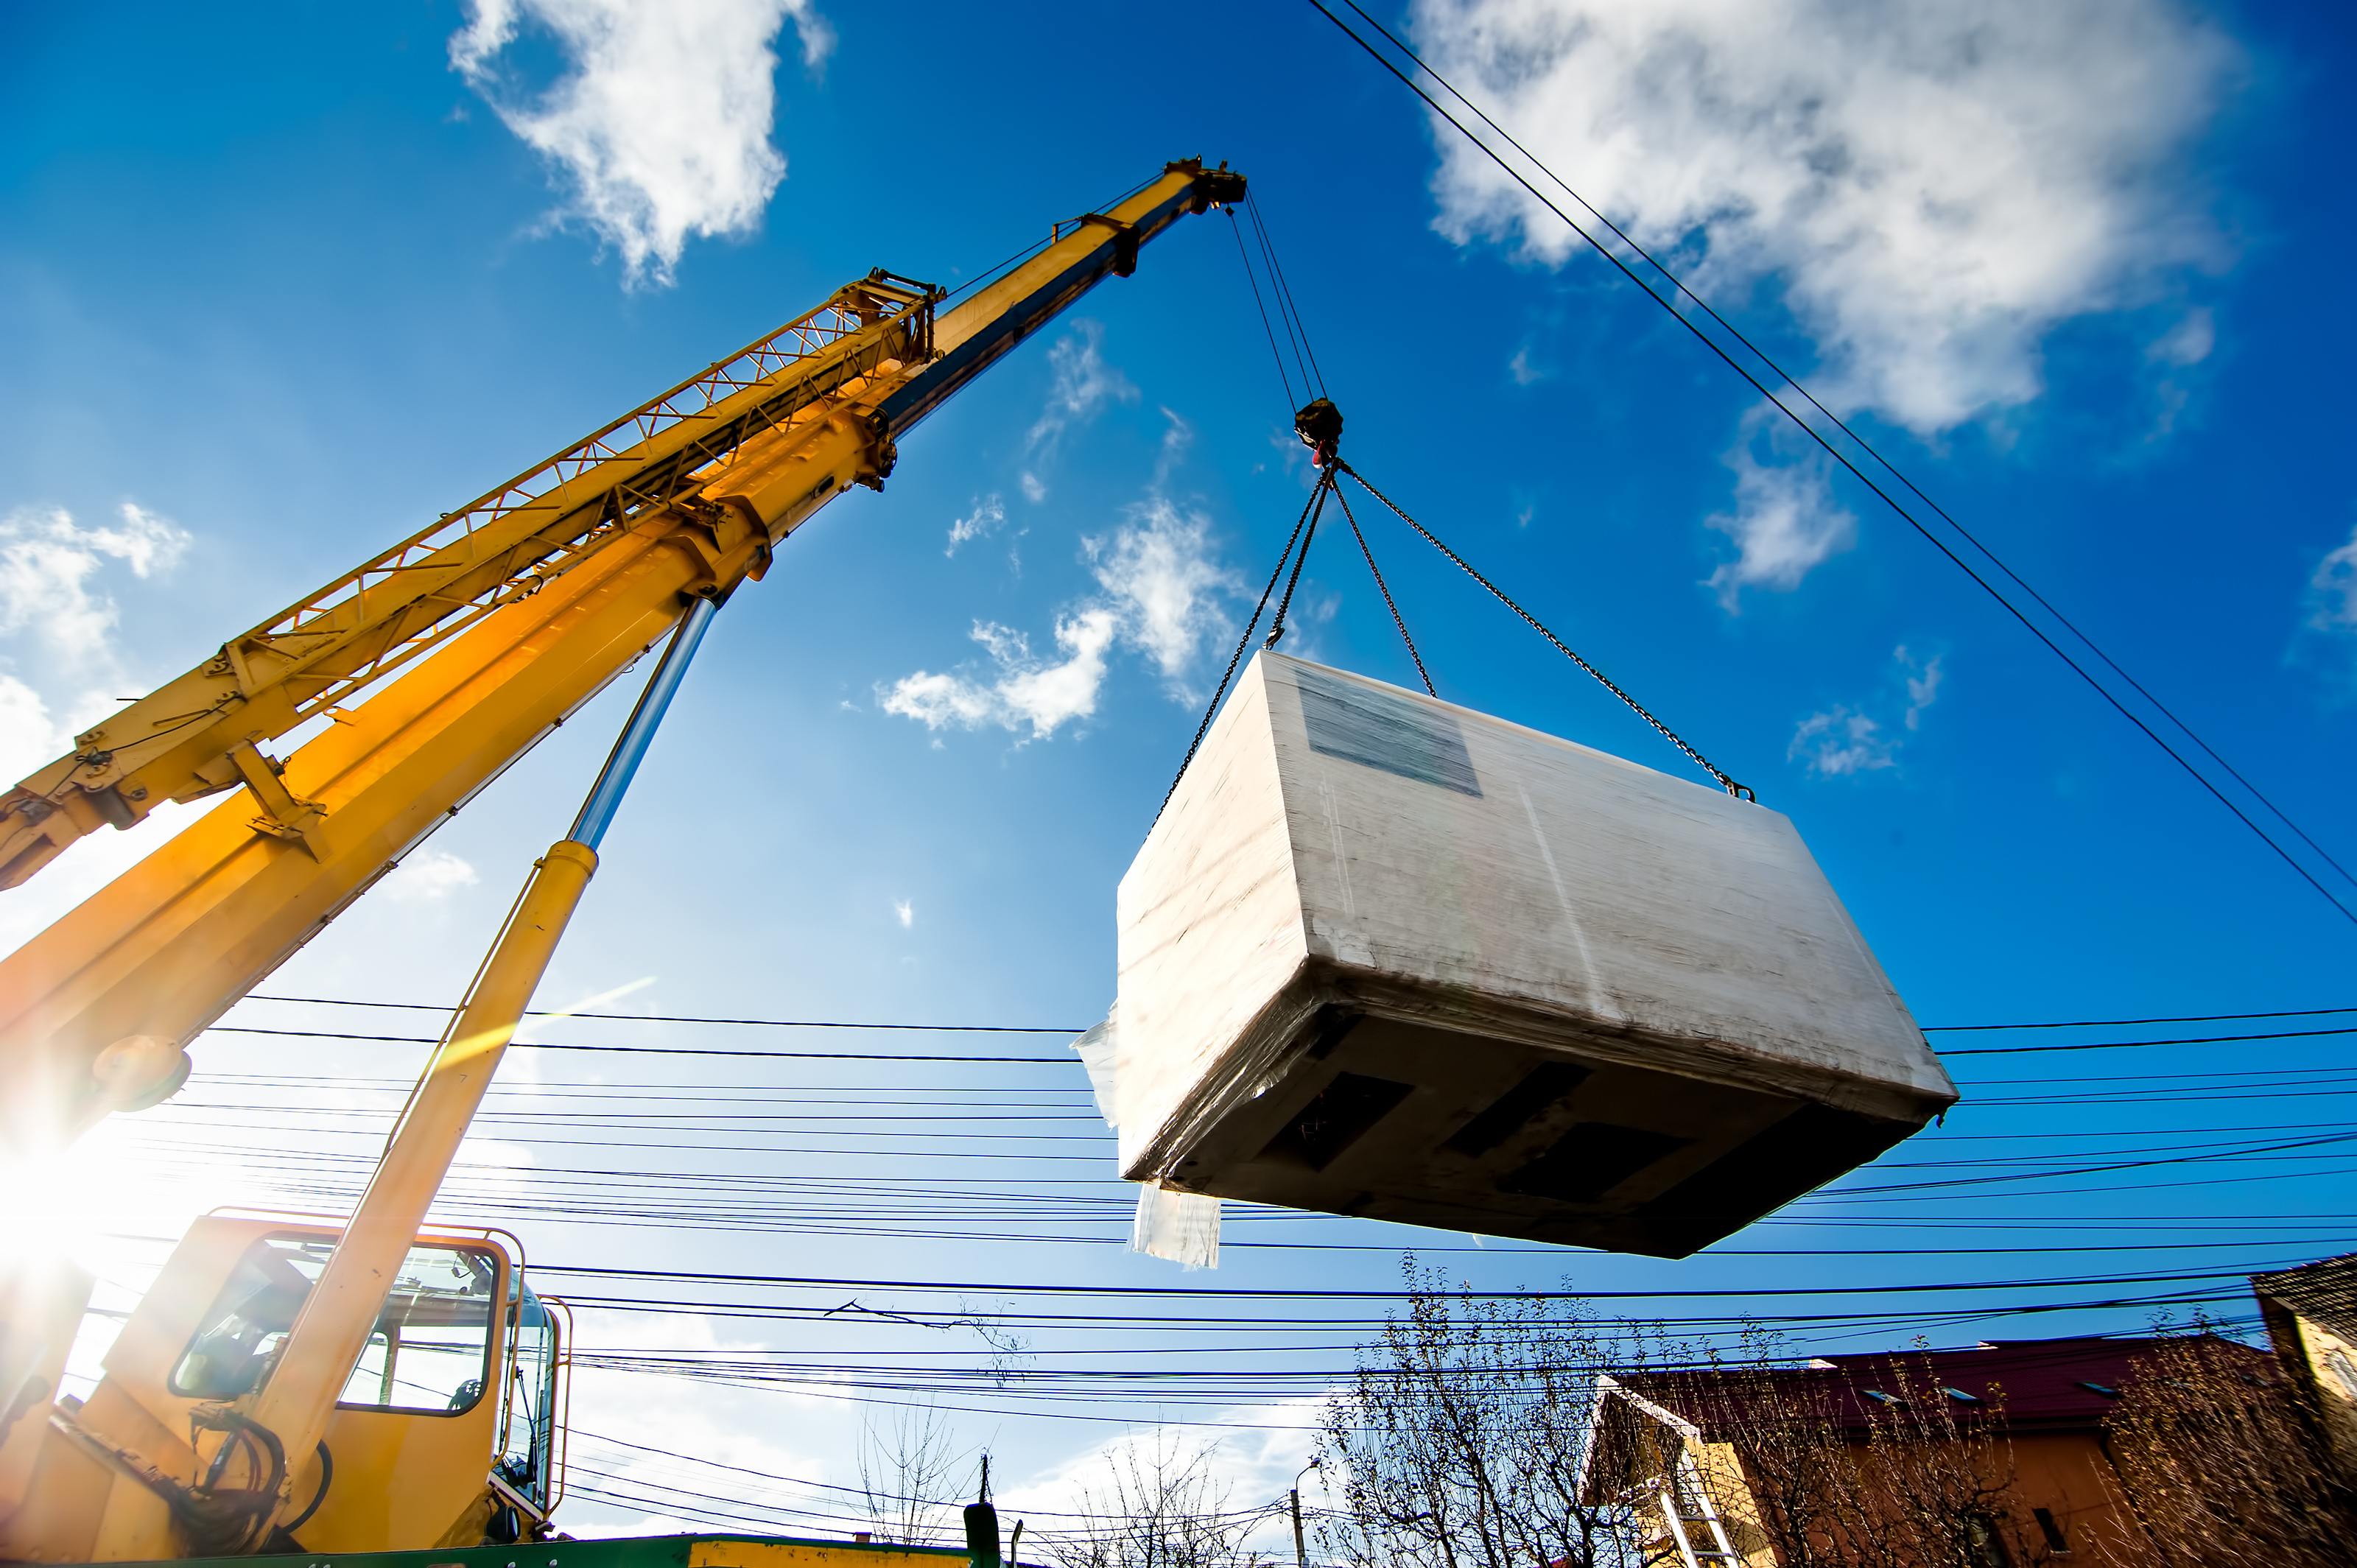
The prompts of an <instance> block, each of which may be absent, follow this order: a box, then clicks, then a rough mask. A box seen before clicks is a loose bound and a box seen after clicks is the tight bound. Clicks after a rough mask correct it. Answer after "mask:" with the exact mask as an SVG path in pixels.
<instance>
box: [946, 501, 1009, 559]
mask: <svg viewBox="0 0 2357 1568" xmlns="http://www.w3.org/2000/svg"><path fill="white" fill-rule="evenodd" d="M1005 521H1006V505H1005V504H1004V503H1003V502H1001V501H1000V500H999V499H998V497H997V496H996V495H988V496H984V497H982V498H981V499H978V500H976V501H975V502H974V510H972V511H970V512H968V513H966V514H965V515H964V516H963V517H962V518H959V519H958V520H957V521H954V522H952V523H951V524H950V544H949V548H948V549H946V550H944V551H942V554H944V555H954V554H956V553H957V547H958V546H959V545H961V544H963V543H964V542H966V541H968V540H970V539H980V538H981V537H982V536H983V535H985V534H986V533H996V532H998V526H999V524H1001V523H1003V522H1005Z"/></svg>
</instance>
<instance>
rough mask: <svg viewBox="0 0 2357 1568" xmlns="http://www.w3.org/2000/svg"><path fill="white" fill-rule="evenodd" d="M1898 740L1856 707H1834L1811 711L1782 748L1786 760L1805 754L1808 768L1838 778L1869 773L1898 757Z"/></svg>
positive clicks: (1887, 765) (1885, 766) (1826, 776)
mask: <svg viewBox="0 0 2357 1568" xmlns="http://www.w3.org/2000/svg"><path fill="white" fill-rule="evenodd" d="M1896 750H1897V743H1896V742H1895V741H1893V740H1892V739H1891V738H1890V737H1889V736H1886V735H1884V734H1883V733H1882V726H1881V725H1878V724H1877V723H1876V722H1875V721H1874V720H1872V719H1870V718H1868V717H1867V715H1866V714H1862V713H1859V712H1858V711H1857V709H1855V708H1850V707H1846V706H1844V707H1834V708H1829V709H1827V710H1826V711H1824V713H1818V714H1810V715H1809V716H1808V717H1807V718H1804V719H1803V720H1802V721H1801V723H1800V727H1799V728H1797V729H1795V730H1794V731H1793V732H1792V745H1791V746H1786V747H1785V748H1784V757H1785V758H1786V760H1788V761H1790V760H1793V759H1796V758H1799V757H1807V758H1808V767H1809V771H1810V772H1812V773H1814V774H1816V775H1818V776H1819V777H1821V778H1826V779H1838V778H1841V777H1842V776H1843V775H1845V774H1850V773H1871V772H1874V771H1876V770H1877V769H1878V768H1889V767H1890V766H1891V765H1892V764H1893V763H1894V762H1896V761H1897V760H1898V757H1897V756H1896Z"/></svg>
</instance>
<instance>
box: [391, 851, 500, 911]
mask: <svg viewBox="0 0 2357 1568" xmlns="http://www.w3.org/2000/svg"><path fill="white" fill-rule="evenodd" d="M481 881H482V877H481V876H479V875H477V874H476V871H475V868H474V867H473V866H472V865H468V863H467V862H466V861H464V860H461V859H459V858H458V857H457V855H455V854H451V853H450V852H449V851H447V850H440V849H425V850H419V851H417V852H416V853H415V854H412V855H411V856H410V857H409V858H408V859H407V860H404V861H403V862H402V863H401V869H400V870H398V871H396V872H394V873H393V875H390V876H388V877H386V878H385V879H384V890H385V893H386V894H387V896H388V897H393V898H397V899H399V900H401V901H402V902H403V903H404V904H411V903H423V902H426V901H429V900H432V899H436V898H447V897H449V896H450V895H451V894H453V893H455V892H457V890H458V889H459V888H461V887H472V886H475V885H476V884H478V883H479V882H481Z"/></svg>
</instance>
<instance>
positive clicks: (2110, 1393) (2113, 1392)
mask: <svg viewBox="0 0 2357 1568" xmlns="http://www.w3.org/2000/svg"><path fill="white" fill-rule="evenodd" d="M2079 1386H2080V1387H2081V1388H2083V1389H2084V1390H2086V1391H2088V1392H2089V1393H2093V1394H2101V1395H2103V1396H2104V1398H2105V1399H2107V1400H2115V1399H2117V1398H2119V1397H2120V1391H2119V1390H2117V1389H2114V1388H2106V1387H2105V1386H2104V1385H2103V1384H2102V1383H2081V1384H2080V1385H2079Z"/></svg>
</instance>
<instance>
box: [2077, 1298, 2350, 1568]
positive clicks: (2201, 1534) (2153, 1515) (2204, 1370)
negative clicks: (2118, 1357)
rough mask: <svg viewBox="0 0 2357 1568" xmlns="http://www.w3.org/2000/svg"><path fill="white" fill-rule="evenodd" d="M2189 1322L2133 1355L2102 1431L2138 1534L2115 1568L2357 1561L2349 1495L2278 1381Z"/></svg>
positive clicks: (2290, 1567)
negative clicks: (2137, 1543)
mask: <svg viewBox="0 0 2357 1568" xmlns="http://www.w3.org/2000/svg"><path fill="white" fill-rule="evenodd" d="M2206 1328H2207V1326H2206V1325H2201V1324H2196V1325H2194V1326H2193V1330H2192V1331H2191V1332H2188V1333H2184V1334H2179V1335H2172V1336H2169V1337H2166V1338H2164V1339H2163V1341H2162V1342H2161V1344H2160V1345H2159V1347H2158V1348H2156V1349H2155V1350H2153V1351H2152V1352H2151V1353H2150V1354H2148V1355H2147V1356H2145V1357H2143V1358H2141V1359H2140V1364H2139V1366H2138V1368H2137V1371H2136V1376H2135V1377H2133V1378H2131V1379H2129V1380H2127V1381H2126V1383H2125V1384H2124V1385H2123V1386H2122V1388H2121V1390H2120V1402H2119V1408H2118V1409H2117V1410H2116V1411H2115V1412H2113V1415H2112V1419H2111V1421H2110V1422H2109V1423H2107V1424H2108V1430H2109V1434H2110V1436H2111V1443H2112V1455H2113V1463H2114V1465H2115V1467H2116V1468H2117V1469H2118V1471H2119V1475H2120V1479H2121V1482H2122V1484H2123V1485H2124V1486H2125V1487H2126V1491H2127V1495H2128V1501H2129V1503H2130V1505H2131V1506H2132V1507H2133V1508H2134V1509H2135V1510H2136V1514H2137V1516H2138V1517H2139V1518H2141V1519H2142V1520H2143V1521H2144V1524H2145V1529H2146V1530H2147V1532H2148V1534H2149V1537H2150V1541H2149V1551H2148V1552H2143V1553H2139V1554H2138V1555H2136V1556H2135V1557H2132V1558H2130V1559H2129V1560H2128V1561H2127V1563H2124V1564H2123V1568H2260V1565H2262V1564H2264V1565H2265V1568H2329V1565H2343V1568H2345V1565H2347V1564H2352V1563H2357V1498H2352V1496H2351V1493H2350V1490H2349V1488H2348V1487H2346V1486H2345V1485H2343V1484H2342V1483H2341V1481H2340V1479H2339V1478H2338V1477H2337V1476H2336V1474H2335V1473H2334V1471H2333V1468H2332V1466H2331V1465H2330V1462H2329V1461H2328V1460H2327V1458H2326V1457H2325V1454H2324V1451H2323V1448H2322V1446H2321V1443H2320V1441H2319V1437H2320V1434H2318V1433H2316V1432H2315V1431H2313V1430H2312V1429H2311V1428H2310V1427H2309V1425H2308V1423H2306V1422H2305V1421H2303V1420H2302V1417H2301V1412H2300V1410H2299V1408H2298V1405H2297V1403H2296V1402H2295V1399H2294V1395H2293V1392H2292V1391H2291V1389H2290V1388H2289V1386H2288V1385H2287V1382H2286V1381H2285V1380H2284V1378H2283V1377H2282V1375H2281V1374H2280V1373H2279V1372H2277V1371H2276V1369H2275V1368H2274V1367H2273V1366H2272V1365H2271V1364H2270V1363H2269V1362H2268V1361H2267V1360H2266V1359H2264V1358H2262V1357H2260V1356H2259V1355H2257V1354H2256V1353H2255V1352H2254V1351H2252V1350H2251V1349H2250V1348H2247V1347H2245V1346H2243V1345H2239V1344H2236V1343H2234V1342H2233V1341H2232V1340H2229V1339H2224V1338H2221V1337H2218V1336H2217V1335H2215V1334H2212V1333H2209V1332H2207V1331H2206Z"/></svg>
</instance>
